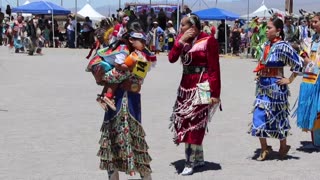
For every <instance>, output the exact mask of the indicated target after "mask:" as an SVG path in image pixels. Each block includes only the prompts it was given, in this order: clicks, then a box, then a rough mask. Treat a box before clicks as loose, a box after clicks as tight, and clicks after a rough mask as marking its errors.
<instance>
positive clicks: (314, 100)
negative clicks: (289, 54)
mask: <svg viewBox="0 0 320 180" xmlns="http://www.w3.org/2000/svg"><path fill="white" fill-rule="evenodd" d="M312 27H313V29H314V30H315V31H316V34H315V35H314V36H313V38H312V42H311V41H308V39H304V41H303V42H302V47H303V49H304V52H303V53H302V55H301V56H302V57H304V58H305V61H306V64H307V65H306V68H305V72H304V74H303V79H302V83H301V85H300V95H299V103H298V109H297V124H298V127H300V128H302V129H303V130H305V131H311V135H312V143H313V145H314V146H317V147H320V96H319V95H320V80H319V78H318V77H319V70H320V69H319V67H320V46H319V45H320V37H319V34H320V13H316V14H315V16H314V17H313V18H312Z"/></svg>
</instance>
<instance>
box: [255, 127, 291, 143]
mask: <svg viewBox="0 0 320 180" xmlns="http://www.w3.org/2000/svg"><path fill="white" fill-rule="evenodd" d="M289 131H290V129H283V130H265V129H256V131H255V133H254V134H253V133H252V130H250V131H249V134H252V135H253V136H256V137H261V138H274V139H280V140H282V139H285V138H286V137H287V136H288V135H289ZM264 134H266V135H267V137H264V136H263V135H264Z"/></svg>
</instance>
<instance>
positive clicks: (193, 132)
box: [169, 14, 221, 175]
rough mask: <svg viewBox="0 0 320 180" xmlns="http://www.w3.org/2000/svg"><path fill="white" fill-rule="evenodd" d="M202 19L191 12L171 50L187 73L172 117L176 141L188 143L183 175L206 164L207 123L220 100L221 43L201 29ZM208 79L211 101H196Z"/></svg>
mask: <svg viewBox="0 0 320 180" xmlns="http://www.w3.org/2000/svg"><path fill="white" fill-rule="evenodd" d="M200 30H201V24H200V19H199V18H198V17H197V16H196V15H193V14H192V15H187V16H185V17H184V18H183V19H182V20H181V25H180V35H178V37H177V40H176V41H175V44H174V46H173V48H172V50H171V51H170V53H169V61H170V62H171V63H175V62H176V61H177V60H178V59H179V57H181V62H182V65H183V74H182V79H181V83H180V86H179V88H178V97H177V101H176V103H175V106H174V109H173V113H172V116H171V128H172V131H173V132H174V142H175V143H176V144H179V143H185V154H186V164H185V168H184V170H183V172H182V173H181V174H182V175H191V174H193V170H194V168H196V167H199V166H203V165H204V159H203V148H202V141H203V137H204V134H205V131H206V128H207V124H208V122H209V120H210V118H211V116H212V115H213V114H214V110H215V109H216V107H217V106H218V104H219V103H220V89H221V83H220V65H219V45H218V42H217V41H216V39H215V38H214V37H213V36H208V35H207V34H205V33H203V32H201V31H200ZM205 81H208V82H209V86H210V95H211V103H210V104H201V105H199V104H198V103H196V102H195V100H196V98H195V93H196V89H197V83H199V82H200V83H202V82H205Z"/></svg>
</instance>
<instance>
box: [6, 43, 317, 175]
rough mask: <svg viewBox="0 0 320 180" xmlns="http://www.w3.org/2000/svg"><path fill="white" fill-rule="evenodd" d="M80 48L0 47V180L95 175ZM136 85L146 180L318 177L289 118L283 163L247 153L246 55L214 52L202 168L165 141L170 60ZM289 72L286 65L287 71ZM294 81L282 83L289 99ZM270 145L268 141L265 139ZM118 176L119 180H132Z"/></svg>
mask: <svg viewBox="0 0 320 180" xmlns="http://www.w3.org/2000/svg"><path fill="white" fill-rule="evenodd" d="M87 53H88V50H69V49H44V54H45V55H43V56H28V55H26V54H14V53H12V51H9V50H8V49H7V47H0V94H1V95H0V134H1V135H0V179H1V180H2V179H3V180H78V179H79V180H87V179H88V180H103V179H104V180H105V179H107V173H106V172H105V171H101V170H99V168H98V165H99V159H98V157H97V156H96V152H97V150H98V147H99V146H98V140H99V137H100V133H99V128H100V125H101V123H102V119H103V112H102V110H101V109H100V107H99V106H98V105H97V103H96V102H95V96H96V94H97V93H98V92H99V91H100V90H101V88H100V87H98V86H96V85H95V83H94V80H93V77H92V76H91V74H89V73H86V72H85V71H84V69H85V66H86V64H87V61H86V60H85V59H84V57H85V56H86V54H87ZM158 61H159V62H158V66H157V68H156V69H154V70H153V71H152V72H150V73H149V74H148V77H147V78H146V80H145V83H144V85H143V90H142V111H143V112H142V113H143V119H142V121H143V126H144V128H145V131H146V133H147V142H148V143H149V146H150V154H151V156H152V158H153V161H152V164H151V165H152V168H153V171H154V173H153V179H155V180H174V179H195V180H198V179H207V180H212V179H227V180H233V179H234V180H239V179H245V180H247V179H270V180H271V179H272V180H273V179H274V180H278V179H308V180H311V179H318V178H319V162H320V157H319V153H318V152H317V151H310V152H307V151H302V150H301V146H302V144H303V143H307V142H306V141H310V134H307V133H303V132H301V131H300V130H299V129H298V128H297V126H296V125H295V119H292V120H291V124H292V131H291V132H292V136H290V137H289V138H288V143H289V144H290V145H291V146H292V149H291V151H290V152H289V158H288V160H284V161H279V160H278V159H277V154H276V152H274V153H273V156H272V157H273V158H272V159H271V160H268V161H265V162H257V161H256V160H254V159H252V158H253V157H255V156H257V153H258V150H259V149H258V148H259V144H258V139H256V138H253V137H251V136H249V135H248V134H247V133H246V132H247V130H248V123H249V122H250V121H251V118H252V115H251V114H248V112H249V111H250V110H251V108H252V107H251V105H252V103H253V100H254V89H255V85H254V82H253V78H254V74H253V73H252V69H253V68H254V67H255V62H254V61H253V60H248V59H238V58H230V57H227V58H221V60H220V62H221V71H222V97H221V99H222V103H223V111H222V112H217V113H216V115H215V117H214V119H213V120H212V122H211V123H210V124H209V133H208V134H207V135H206V137H205V140H204V148H205V159H206V161H207V164H206V167H204V168H202V169H199V170H198V171H197V172H195V174H194V175H193V176H190V177H182V176H181V175H179V174H178V173H177V170H176V168H177V169H178V172H179V171H181V168H183V158H184V153H183V151H184V150H183V146H178V147H177V146H176V145H174V144H173V143H172V133H171V132H170V131H169V129H168V124H169V116H170V112H171V109H172V106H173V103H174V101H175V97H176V89H177V87H178V84H179V80H180V78H181V66H180V64H179V63H176V64H173V65H172V64H169V63H168V62H167V56H166V55H165V54H161V55H159V57H158ZM287 76H289V72H287ZM300 81H301V79H300V78H297V79H296V81H295V82H294V83H293V84H292V85H291V90H292V97H291V99H290V101H291V104H292V105H293V104H294V101H295V100H296V97H297V95H298V91H299V83H300ZM270 144H271V145H273V148H274V150H278V148H279V143H278V141H277V140H271V141H270ZM138 178H139V177H138V176H135V177H129V176H126V175H124V174H121V179H138Z"/></svg>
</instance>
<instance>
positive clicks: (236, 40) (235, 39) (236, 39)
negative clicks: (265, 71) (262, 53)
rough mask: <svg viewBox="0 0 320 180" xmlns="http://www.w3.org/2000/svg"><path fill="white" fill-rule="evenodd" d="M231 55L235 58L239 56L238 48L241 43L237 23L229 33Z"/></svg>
mask: <svg viewBox="0 0 320 180" xmlns="http://www.w3.org/2000/svg"><path fill="white" fill-rule="evenodd" d="M231 42H232V53H233V54H234V55H236V56H238V55H239V48H240V42H241V35H240V29H239V21H236V22H235V24H234V27H233V28H232V32H231Z"/></svg>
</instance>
